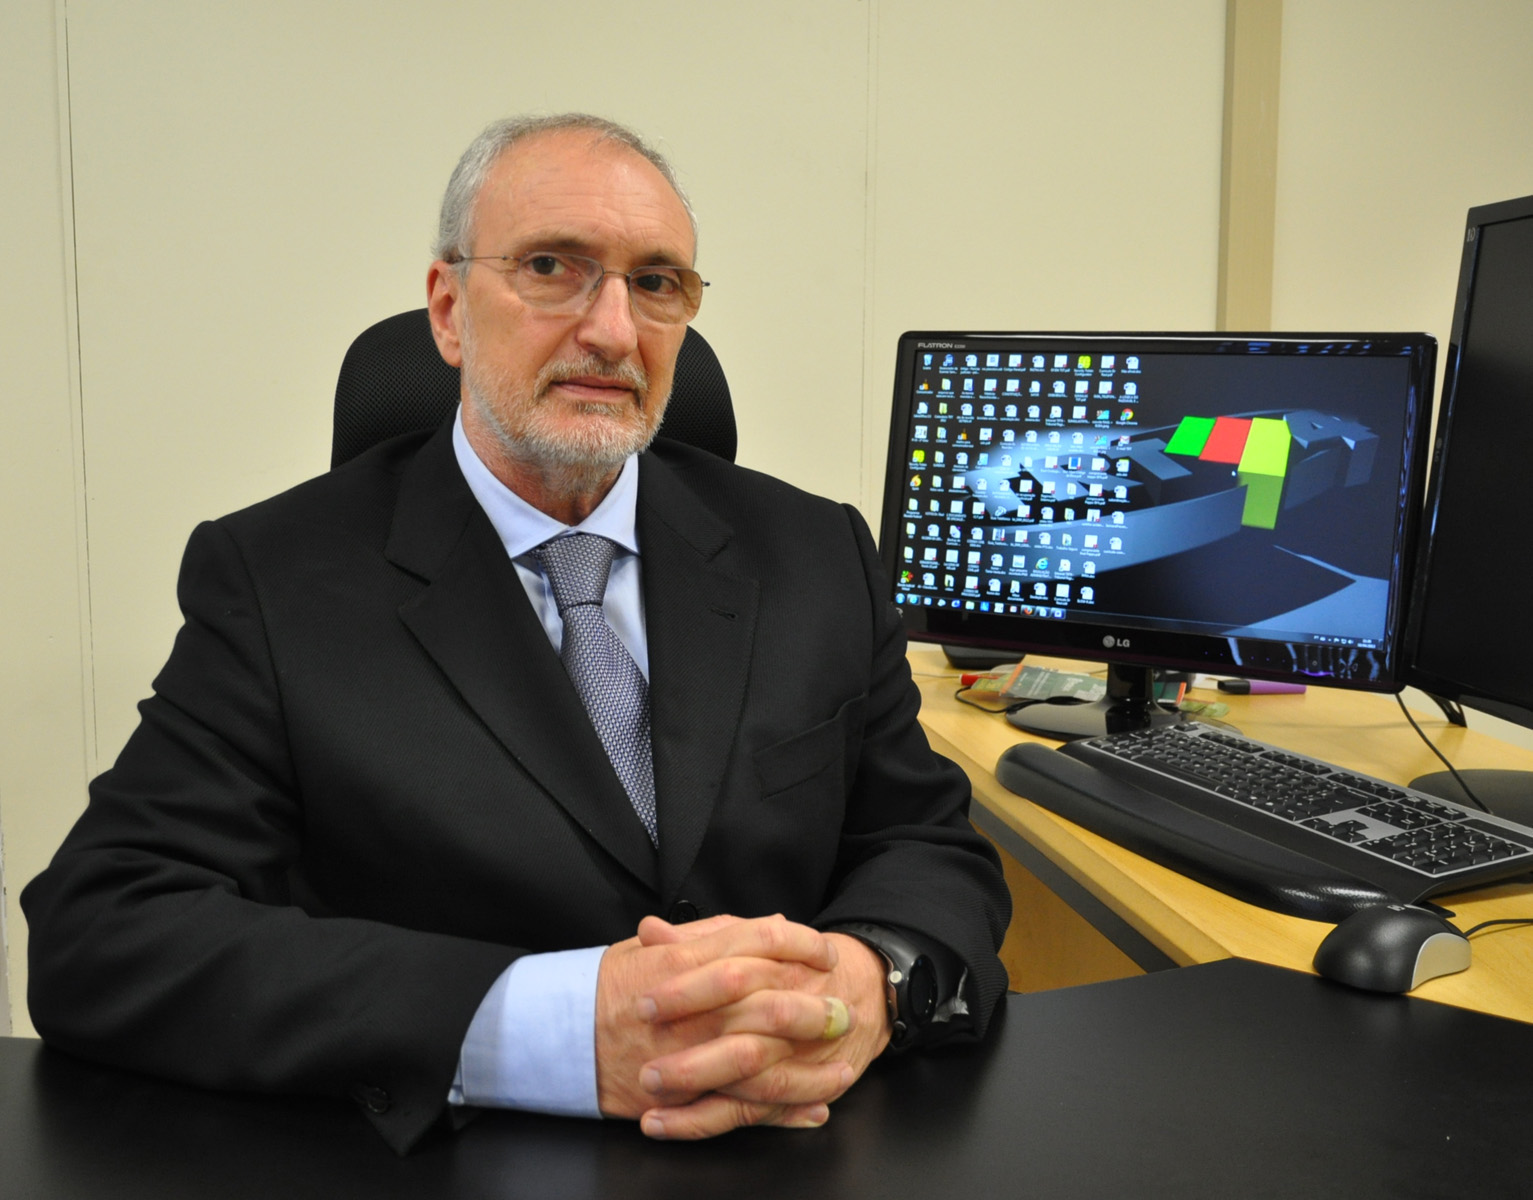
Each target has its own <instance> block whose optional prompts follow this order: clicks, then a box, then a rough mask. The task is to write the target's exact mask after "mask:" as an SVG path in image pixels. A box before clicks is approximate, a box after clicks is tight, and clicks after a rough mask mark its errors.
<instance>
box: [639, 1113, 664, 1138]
mask: <svg viewBox="0 0 1533 1200" xmlns="http://www.w3.org/2000/svg"><path fill="white" fill-rule="evenodd" d="M639 1128H640V1129H642V1130H643V1131H644V1136H645V1137H652V1138H664V1137H665V1122H664V1121H662V1120H661V1119H660V1118H659V1117H657V1116H655V1114H654V1113H645V1114H644V1116H643V1117H641V1118H640V1119H639Z"/></svg>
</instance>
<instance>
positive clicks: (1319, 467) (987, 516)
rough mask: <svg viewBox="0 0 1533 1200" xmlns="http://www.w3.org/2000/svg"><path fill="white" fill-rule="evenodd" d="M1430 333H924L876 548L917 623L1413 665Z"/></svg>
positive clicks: (892, 457) (924, 627)
mask: <svg viewBox="0 0 1533 1200" xmlns="http://www.w3.org/2000/svg"><path fill="white" fill-rule="evenodd" d="M1434 355H1435V343H1434V342H1433V340H1432V339H1431V338H1430V337H1428V336H1427V335H1425V334H1367V335H1292V334H1266V335H1261V336H1260V337H1259V338H1258V337H1255V336H1252V335H1231V334H1187V335H1179V334H1154V335H1149V334H1107V333H1074V334H1067V333H1060V334H1020V333H1018V334H1008V333H977V334H963V333H908V334H906V335H905V336H904V337H902V338H901V339H900V346H899V359H898V363H897V368H896V373H895V398H894V416H893V425H892V429H891V435H890V453H889V462H888V474H887V476H886V480H885V493H884V507H883V521H882V536H881V547H882V553H883V556H884V559H885V563H886V565H887V567H888V569H889V572H890V575H891V577H892V580H893V587H894V601H895V603H896V604H897V605H898V606H899V608H900V610H901V612H902V614H903V616H904V619H905V623H906V627H907V629H908V631H909V633H910V635H911V636H912V637H913V638H915V639H918V640H929V641H939V642H949V643H953V644H959V645H971V646H994V647H1002V648H1006V649H1009V650H1014V651H1017V652H1019V653H1026V652H1038V653H1045V654H1059V655H1065V656H1068V657H1073V658H1085V659H1090V660H1095V661H1101V660H1107V661H1109V662H1110V663H1117V664H1135V665H1138V666H1142V667H1154V666H1161V667H1171V668H1179V669H1183V670H1199V671H1210V672H1223V673H1231V674H1239V675H1244V676H1247V677H1251V678H1260V679H1277V680H1299V681H1303V682H1317V683H1325V684H1336V685H1341V686H1351V687H1365V688H1373V689H1377V690H1394V689H1396V688H1397V687H1398V682H1397V679H1396V673H1397V669H1398V653H1399V643H1400V638H1401V635H1402V633H1403V615H1404V609H1405V604H1404V601H1405V589H1406V585H1407V581H1408V578H1409V574H1408V564H1409V563H1410V561H1411V556H1412V552H1413V549H1414V547H1413V539H1414V532H1415V512H1416V509H1417V507H1418V506H1417V504H1415V503H1413V502H1412V497H1415V496H1419V495H1420V489H1421V481H1422V478H1423V472H1424V469H1425V465H1426V436H1425V435H1426V432H1427V422H1428V418H1429V412H1430V407H1431V379H1432V370H1433V365H1434Z"/></svg>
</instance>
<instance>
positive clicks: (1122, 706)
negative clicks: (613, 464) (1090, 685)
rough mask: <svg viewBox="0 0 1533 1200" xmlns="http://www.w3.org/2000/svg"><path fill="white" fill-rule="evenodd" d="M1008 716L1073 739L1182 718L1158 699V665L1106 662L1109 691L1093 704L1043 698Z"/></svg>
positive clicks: (1028, 727) (1025, 726)
mask: <svg viewBox="0 0 1533 1200" xmlns="http://www.w3.org/2000/svg"><path fill="white" fill-rule="evenodd" d="M1006 719H1007V720H1008V721H1010V722H1011V723H1012V724H1013V725H1015V726H1016V727H1017V728H1018V729H1021V730H1023V731H1025V732H1027V733H1036V734H1040V735H1042V736H1043V737H1051V738H1059V739H1061V740H1062V741H1067V742H1068V741H1073V740H1074V739H1076V738H1084V737H1097V736H1099V735H1101V734H1104V733H1129V732H1131V731H1132V730H1135V729H1148V728H1150V727H1151V726H1152V725H1174V724H1176V723H1177V722H1178V721H1181V720H1183V719H1184V718H1183V716H1182V714H1181V713H1179V712H1177V710H1176V709H1174V708H1166V707H1164V706H1163V705H1161V704H1160V703H1159V702H1157V701H1156V699H1155V668H1153V667H1130V666H1127V665H1124V664H1122V663H1108V664H1107V695H1105V696H1104V697H1102V699H1100V700H1097V701H1095V702H1094V703H1090V704H1081V703H1078V702H1074V701H1065V702H1063V703H1060V702H1057V701H1054V700H1040V701H1039V702H1038V703H1036V704H1029V705H1027V706H1025V707H1023V708H1019V709H1017V710H1016V711H1015V712H1010V713H1007V714H1006Z"/></svg>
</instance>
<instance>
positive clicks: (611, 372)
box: [533, 354, 649, 405]
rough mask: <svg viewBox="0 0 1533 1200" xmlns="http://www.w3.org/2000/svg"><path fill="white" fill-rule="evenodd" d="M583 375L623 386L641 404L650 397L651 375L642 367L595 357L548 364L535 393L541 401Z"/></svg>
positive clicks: (541, 372)
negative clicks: (558, 386) (557, 386)
mask: <svg viewBox="0 0 1533 1200" xmlns="http://www.w3.org/2000/svg"><path fill="white" fill-rule="evenodd" d="M582 376H585V377H588V378H589V377H591V376H595V377H597V378H599V379H610V380H613V381H614V382H616V383H620V384H622V385H623V386H624V387H626V388H628V389H629V390H630V391H632V392H633V394H634V396H635V397H636V398H637V399H638V401H639V403H640V404H641V405H642V404H643V403H644V401H645V398H646V397H648V395H649V376H648V375H647V374H646V373H645V372H644V370H643V369H642V368H640V367H638V366H636V365H635V364H633V363H631V362H627V361H624V362H616V363H615V362H609V361H608V360H606V359H605V358H602V357H600V356H599V355H595V354H588V355H583V356H582V357H580V358H576V359H568V360H566V361H564V362H552V363H548V364H546V365H545V366H544V367H543V369H542V370H541V371H539V372H538V378H537V383H536V385H535V387H534V389H533V394H534V395H535V396H537V397H538V398H539V399H541V398H542V397H543V396H544V395H545V394H546V393H547V391H548V389H549V388H550V387H552V386H553V385H554V384H556V383H564V382H565V381H566V380H570V379H579V378H580V377H582Z"/></svg>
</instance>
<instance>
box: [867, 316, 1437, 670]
mask: <svg viewBox="0 0 1533 1200" xmlns="http://www.w3.org/2000/svg"><path fill="white" fill-rule="evenodd" d="M966 339H988V340H991V341H1016V342H1019V343H1021V342H1046V341H1069V342H1071V343H1072V344H1081V343H1087V342H1090V343H1097V344H1103V345H1106V344H1108V343H1111V344H1112V345H1113V346H1114V348H1115V349H1117V350H1122V349H1123V347H1125V346H1130V347H1132V348H1134V349H1138V350H1140V351H1142V352H1145V353H1152V352H1155V351H1160V352H1162V353H1166V352H1176V351H1181V352H1187V351H1189V350H1194V351H1196V352H1204V353H1216V352H1219V348H1220V347H1224V348H1226V349H1225V352H1231V351H1230V348H1232V347H1234V346H1236V345H1239V346H1249V345H1251V344H1253V343H1254V344H1261V345H1274V344H1277V345H1282V346H1285V347H1286V346H1287V345H1289V344H1293V345H1298V344H1311V345H1313V344H1316V343H1322V342H1328V343H1362V342H1367V343H1371V344H1373V345H1374V346H1377V347H1381V348H1387V349H1386V352H1388V353H1398V354H1400V355H1401V356H1402V357H1408V358H1409V359H1410V360H1411V362H1412V370H1413V378H1414V380H1415V385H1416V388H1417V390H1418V394H1417V396H1416V397H1415V400H1414V411H1413V413H1412V414H1410V416H1411V418H1412V419H1411V421H1410V422H1409V423H1408V428H1407V429H1406V430H1405V435H1406V437H1408V439H1409V443H1410V445H1409V450H1408V452H1407V454H1406V456H1405V458H1406V462H1405V464H1404V469H1405V478H1404V479H1402V480H1401V484H1400V486H1401V489H1402V492H1404V493H1405V494H1408V495H1410V496H1412V497H1414V496H1419V495H1420V494H1421V490H1422V486H1423V481H1424V480H1425V473H1426V467H1427V462H1428V449H1429V447H1428V437H1427V434H1428V432H1429V430H1430V425H1431V413H1432V385H1433V374H1434V370H1435V359H1436V340H1435V339H1434V338H1432V337H1431V335H1429V334H1425V333H1419V332H1418V333H1306V332H1297V333H1294V332H1265V331H1262V332H1223V331H1216V332H1174V331H1173V332H1142V331H1112V332H1102V331H1070V330H1062V331H1055V330H1044V331H1025V332H1023V331H994V330H990V331H985V330H963V331H958V330H947V331H940V330H939V331H931V330H927V331H909V332H907V333H905V334H903V335H902V336H901V337H900V340H899V350H898V358H897V360H896V367H895V380H894V404H893V410H892V416H891V425H890V431H889V446H888V455H887V459H886V463H885V476H884V489H883V504H882V513H881V521H880V535H879V546H880V553H881V555H882V558H883V563H884V568H885V572H886V575H887V578H888V588H889V595H890V597H891V599H892V598H893V596H894V595H895V591H896V588H895V580H896V579H897V578H898V576H899V564H898V562H897V561H896V556H897V550H896V547H897V545H898V542H899V527H900V523H901V522H902V521H903V519H904V511H903V508H902V502H903V487H902V483H903V479H904V474H905V465H906V464H905V453H906V449H907V445H906V443H905V440H904V431H905V430H906V429H907V428H908V427H909V424H910V421H911V417H912V405H913V403H914V399H915V397H914V395H913V383H912V377H913V373H914V371H915V364H916V353H917V351H916V346H917V344H920V345H921V347H922V349H934V348H940V347H941V344H942V343H944V342H961V341H964V340H966ZM1418 516H1419V505H1417V504H1413V503H1412V504H1402V506H1401V517H1400V525H1399V527H1398V536H1399V539H1400V543H1399V547H1398V550H1397V559H1398V561H1399V562H1400V563H1402V564H1409V563H1411V562H1412V561H1413V560H1414V554H1415V545H1416V537H1417V530H1418ZM1407 572H1408V567H1407V566H1404V565H1402V566H1401V567H1400V569H1399V574H1400V583H1399V585H1398V586H1396V587H1395V588H1393V589H1392V590H1391V597H1390V611H1389V614H1388V619H1387V634H1386V638H1385V640H1384V645H1383V646H1381V648H1380V651H1381V655H1382V663H1381V666H1380V669H1379V672H1378V673H1377V675H1376V676H1375V677H1373V678H1362V679H1359V678H1345V677H1342V676H1340V675H1337V674H1327V673H1325V672H1324V671H1320V672H1316V671H1313V670H1302V669H1298V668H1297V667H1296V666H1295V664H1294V663H1293V662H1291V661H1287V660H1284V661H1278V659H1279V658H1281V648H1282V647H1283V646H1284V645H1285V643H1277V642H1273V643H1261V642H1258V641H1257V640H1255V639H1242V641H1241V648H1242V651H1243V652H1247V654H1246V656H1245V657H1243V658H1241V659H1239V660H1237V659H1236V657H1235V656H1234V654H1233V653H1232V651H1231V647H1230V639H1228V638H1226V637H1221V636H1213V635H1208V634H1197V633H1189V632H1183V631H1168V630H1159V629H1142V628H1137V627H1127V628H1118V627H1114V626H1112V625H1110V624H1108V623H1106V622H1087V621H1054V620H1042V619H1032V618H1026V617H1016V616H1006V617H1000V618H997V617H996V616H994V615H993V614H980V613H967V612H962V611H959V612H954V611H952V610H942V611H941V612H939V611H938V610H934V609H930V608H915V607H911V606H904V605H901V606H899V611H900V614H901V620H902V622H903V623H904V626H905V630H906V634H907V636H908V637H909V638H910V639H911V640H912V641H918V642H933V643H937V644H942V645H952V646H965V647H984V648H991V649H996V650H1005V651H1008V652H1015V653H1016V654H1017V655H1018V656H1019V657H1020V656H1022V655H1027V654H1039V655H1050V656H1057V657H1061V658H1069V659H1075V660H1082V661H1086V662H1108V663H1115V664H1125V665H1129V666H1135V667H1150V668H1156V667H1158V668H1168V669H1175V670H1183V671H1201V672H1207V673H1211V674H1238V675H1240V676H1243V677H1245V678H1250V679H1265V680H1274V681H1299V682H1310V683H1317V684H1321V685H1324V686H1332V687H1346V688H1356V689H1364V690H1369V691H1379V692H1394V691H1398V690H1399V688H1400V687H1401V682H1400V680H1399V678H1398V675H1399V668H1400V664H1401V649H1402V646H1403V640H1404V635H1405V627H1406V613H1405V606H1406V593H1407V592H1408V590H1409V586H1408V574H1407ZM1260 646H1270V647H1271V648H1272V650H1271V652H1270V655H1269V657H1267V658H1265V659H1253V658H1252V657H1250V652H1255V651H1256V650H1257V648H1258V647H1260ZM1316 661H1318V660H1312V661H1311V663H1310V664H1309V665H1310V666H1314V663H1315V662H1316Z"/></svg>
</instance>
